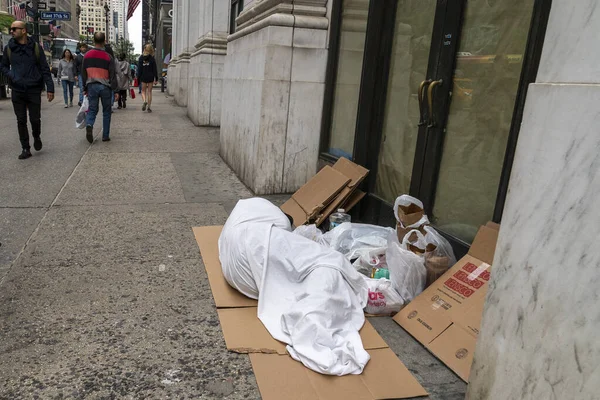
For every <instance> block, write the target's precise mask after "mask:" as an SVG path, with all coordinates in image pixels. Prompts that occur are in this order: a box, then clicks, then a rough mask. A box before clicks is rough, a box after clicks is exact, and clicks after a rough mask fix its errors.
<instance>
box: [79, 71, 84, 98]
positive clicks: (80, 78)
mask: <svg viewBox="0 0 600 400" xmlns="http://www.w3.org/2000/svg"><path fill="white" fill-rule="evenodd" d="M78 82H79V102H80V103H83V76H81V75H79V80H78Z"/></svg>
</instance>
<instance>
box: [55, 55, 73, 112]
mask: <svg viewBox="0 0 600 400" xmlns="http://www.w3.org/2000/svg"><path fill="white" fill-rule="evenodd" d="M76 69H77V68H76V66H75V59H74V58H73V53H71V50H69V49H65V51H63V54H62V57H61V59H60V62H59V63H58V72H57V73H56V77H57V78H58V80H59V81H60V82H61V83H62V88H63V97H64V99H65V108H67V107H73V85H75V80H76V79H77V74H76ZM67 91H68V93H67Z"/></svg>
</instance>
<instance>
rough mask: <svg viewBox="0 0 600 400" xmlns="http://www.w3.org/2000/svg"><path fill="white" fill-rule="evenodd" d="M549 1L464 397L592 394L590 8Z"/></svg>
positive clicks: (599, 117) (595, 86)
mask: <svg viewBox="0 0 600 400" xmlns="http://www.w3.org/2000/svg"><path fill="white" fill-rule="evenodd" d="M596 6H597V1H596V0H581V1H578V2H576V3H574V2H572V1H569V0H554V1H553V2H552V10H551V14H550V20H549V23H548V29H547V32H546V38H545V41H544V49H543V53H542V58H541V62H540V68H539V72H538V76H537V80H536V83H535V84H533V85H531V86H530V88H529V93H528V95H527V100H526V107H525V113H524V116H523V124H522V127H521V131H520V135H519V141H518V146H517V151H516V154H515V160H514V164H513V170H512V175H511V180H510V188H509V193H508V196H507V202H506V207H505V210H504V216H503V219H502V227H501V229H500V237H499V242H498V246H497V248H496V255H495V258H494V264H493V269H492V277H491V281H490V287H489V291H488V295H487V299H486V304H485V311H484V315H483V320H482V324H481V326H482V329H481V333H480V335H479V340H478V343H477V348H476V351H475V357H474V363H473V367H472V370H471V382H470V384H469V389H468V394H467V398H468V399H471V400H484V399H524V400H529V399H531V400H534V399H535V400H537V399H598V398H599V397H600V369H599V368H598V365H600V340H599V339H598V332H600V306H599V302H598V298H599V295H600V246H599V245H598V240H599V238H600V200H599V199H600V133H599V128H598V127H599V126H600V113H599V111H598V109H599V108H600V67H599V65H600V63H599V60H600V57H599V56H598V45H597V38H598V37H599V36H600V8H598V7H596Z"/></svg>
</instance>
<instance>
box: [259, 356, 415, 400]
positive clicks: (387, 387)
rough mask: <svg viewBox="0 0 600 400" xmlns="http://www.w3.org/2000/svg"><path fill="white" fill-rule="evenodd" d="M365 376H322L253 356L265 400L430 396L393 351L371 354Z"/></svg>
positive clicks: (284, 360)
mask: <svg viewBox="0 0 600 400" xmlns="http://www.w3.org/2000/svg"><path fill="white" fill-rule="evenodd" d="M368 352H369V354H370V355H371V360H370V361H369V363H368V364H367V366H366V367H365V370H364V372H363V373H362V374H361V375H346V376H328V375H320V374H318V373H316V372H314V371H311V370H309V369H308V368H305V367H304V366H303V365H302V364H301V363H299V362H297V361H294V360H293V359H292V358H291V357H289V356H280V355H276V354H260V353H255V354H250V361H251V362H252V367H253V369H254V374H255V375H256V381H257V382H258V388H259V390H260V394H261V397H262V399H263V400H282V399H286V400H300V399H302V400H315V399H322V400H337V399H340V400H359V399H360V400H363V399H364V400H378V399H404V398H411V397H419V396H426V395H427V392H426V391H425V389H423V387H422V386H421V385H420V384H419V382H417V380H416V379H415V378H414V377H413V376H412V374H411V373H410V372H409V371H408V369H407V368H406V367H405V366H404V364H402V362H400V360H399V359H398V357H396V354H394V352H393V351H392V350H390V349H389V348H384V349H375V350H369V351H368Z"/></svg>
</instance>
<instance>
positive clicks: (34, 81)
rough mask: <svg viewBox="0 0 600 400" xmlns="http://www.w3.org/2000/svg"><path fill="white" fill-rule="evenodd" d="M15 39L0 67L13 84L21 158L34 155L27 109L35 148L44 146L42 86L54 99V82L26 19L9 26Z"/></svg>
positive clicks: (4, 55)
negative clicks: (42, 137) (42, 134)
mask: <svg viewBox="0 0 600 400" xmlns="http://www.w3.org/2000/svg"><path fill="white" fill-rule="evenodd" d="M10 33H11V34H12V39H10V41H9V42H8V45H6V47H5V48H4V53H3V54H2V62H0V71H1V72H2V73H3V74H4V75H5V76H7V77H8V78H9V80H10V86H11V88H12V94H11V98H12V103H13V109H14V111H15V115H16V116H17V127H18V130H19V140H20V141H21V148H22V152H21V154H20V155H19V159H20V160H24V159H26V158H29V157H31V147H30V146H29V131H28V130H27V110H29V121H30V122H31V134H32V136H33V148H34V149H36V150H37V151H40V150H41V149H42V139H41V138H40V136H41V133H42V120H41V108H42V90H43V89H44V86H45V87H46V93H47V97H48V101H52V100H54V82H53V81H52V74H51V73H50V68H49V67H48V61H46V56H45V55H44V51H43V49H41V48H40V45H39V44H38V43H37V42H35V41H34V40H33V39H32V38H30V37H29V36H28V35H27V26H26V25H25V22H23V21H15V22H13V23H12V24H11V26H10Z"/></svg>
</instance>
